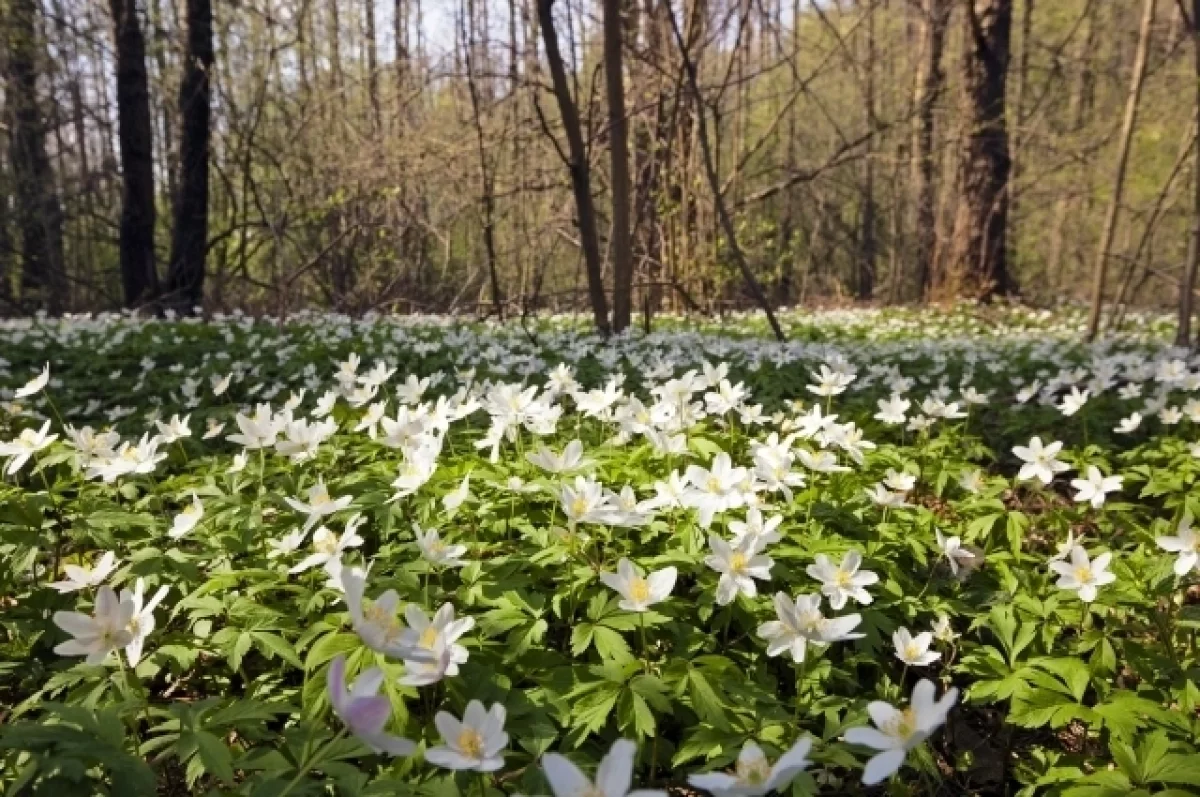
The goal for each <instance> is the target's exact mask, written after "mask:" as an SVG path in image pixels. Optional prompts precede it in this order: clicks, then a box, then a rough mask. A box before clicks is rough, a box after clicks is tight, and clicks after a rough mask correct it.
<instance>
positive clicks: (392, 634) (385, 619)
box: [363, 603, 401, 642]
mask: <svg viewBox="0 0 1200 797" xmlns="http://www.w3.org/2000/svg"><path fill="white" fill-rule="evenodd" d="M363 619H365V620H366V621H367V622H369V623H371V624H372V625H375V626H378V627H379V628H380V629H382V631H383V637H384V639H385V640H387V641H389V642H390V641H392V640H394V639H396V638H397V637H399V636H400V631H401V627H400V622H399V621H398V620H397V619H396V616H395V615H393V614H389V613H388V612H385V611H384V610H383V609H382V608H381V607H379V606H377V605H375V604H374V603H363Z"/></svg>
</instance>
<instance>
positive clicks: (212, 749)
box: [194, 731, 233, 784]
mask: <svg viewBox="0 0 1200 797" xmlns="http://www.w3.org/2000/svg"><path fill="white" fill-rule="evenodd" d="M194 736H195V744H196V750H197V755H198V756H199V758H200V760H201V761H202V762H203V763H204V769H205V771H207V772H210V773H212V774H213V775H215V776H216V777H218V778H220V779H221V780H223V781H224V782H225V783H230V784H231V783H233V756H232V754H231V753H230V752H229V748H228V747H227V746H226V745H225V743H224V742H222V741H221V740H220V739H218V738H217V737H216V736H214V735H212V734H211V733H209V732H208V731H196V732H195V734H194Z"/></svg>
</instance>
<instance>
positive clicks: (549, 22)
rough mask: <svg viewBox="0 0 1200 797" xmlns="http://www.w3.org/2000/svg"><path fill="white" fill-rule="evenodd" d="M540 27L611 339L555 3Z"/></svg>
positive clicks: (545, 4)
mask: <svg viewBox="0 0 1200 797" xmlns="http://www.w3.org/2000/svg"><path fill="white" fill-rule="evenodd" d="M537 4H538V5H537V8H538V27H540V28H541V31H542V43H543V44H544V45H545V48H546V64H547V66H548V67H549V69H550V79H551V81H552V83H553V85H554V97H555V99H556V100H557V102H558V112H559V116H560V117H561V118H562V126H563V133H564V134H565V135H566V137H567V153H568V154H567V171H568V172H569V173H570V175H571V188H572V191H573V193H574V194H575V209H576V212H577V214H578V216H579V243H580V246H581V248H582V249H583V259H584V267H585V269H586V270H587V281H588V296H589V297H590V299H591V304H592V316H593V317H594V319H595V323H596V329H597V330H598V331H599V332H600V334H602V335H608V334H609V332H610V327H609V323H608V300H607V298H606V297H605V295H604V277H603V276H602V274H601V264H600V236H599V235H598V233H597V232H596V209H595V206H594V205H593V204H592V185H591V170H590V167H589V165H588V160H587V150H586V149H585V148H584V144H583V131H582V128H581V127H580V124H579V111H578V110H577V109H576V107H575V100H574V99H573V98H572V96H571V88H570V86H569V85H568V83H567V73H566V68H565V67H564V66H563V59H562V51H561V50H559V47H558V32H557V31H556V30H555V28H554V0H537Z"/></svg>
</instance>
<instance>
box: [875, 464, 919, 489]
mask: <svg viewBox="0 0 1200 797" xmlns="http://www.w3.org/2000/svg"><path fill="white" fill-rule="evenodd" d="M883 486H884V487H887V488H888V489H889V490H894V491H896V492H898V493H907V492H909V491H910V490H912V488H913V487H916V486H917V477H916V476H914V475H912V474H911V473H904V472H903V471H901V472H899V473H897V472H896V471H895V470H893V469H891V468H888V469H887V473H885V474H883Z"/></svg>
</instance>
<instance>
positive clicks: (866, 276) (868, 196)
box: [855, 0, 877, 300]
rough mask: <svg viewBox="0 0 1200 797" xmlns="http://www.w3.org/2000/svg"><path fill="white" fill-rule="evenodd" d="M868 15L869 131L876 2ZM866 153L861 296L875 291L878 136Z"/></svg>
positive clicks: (869, 139)
mask: <svg viewBox="0 0 1200 797" xmlns="http://www.w3.org/2000/svg"><path fill="white" fill-rule="evenodd" d="M864 5H865V8H864V13H866V15H867V19H866V29H867V43H866V44H867V46H866V51H867V52H866V58H864V59H863V65H864V68H865V72H866V75H865V79H864V81H863V82H864V87H863V88H864V94H863V116H864V118H865V122H866V128H867V132H868V133H873V132H874V130H875V127H876V125H875V3H874V0H867V2H866V3H865V4H864ZM864 150H865V151H864V153H863V189H862V190H863V196H862V202H863V207H862V219H861V222H862V226H861V229H860V234H861V238H860V241H859V252H858V279H857V280H855V286H856V288H857V293H858V298H859V299H864V300H865V299H870V298H871V295H872V294H873V293H874V291H875V261H876V255H877V245H876V235H875V217H876V210H875V152H874V150H875V140H874V136H873V135H868V137H867V139H866V142H865V147H864Z"/></svg>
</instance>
